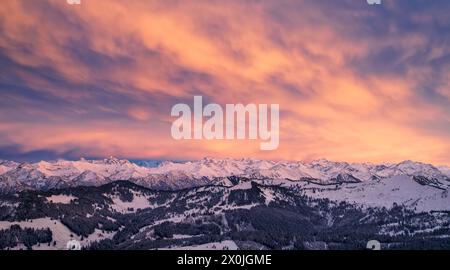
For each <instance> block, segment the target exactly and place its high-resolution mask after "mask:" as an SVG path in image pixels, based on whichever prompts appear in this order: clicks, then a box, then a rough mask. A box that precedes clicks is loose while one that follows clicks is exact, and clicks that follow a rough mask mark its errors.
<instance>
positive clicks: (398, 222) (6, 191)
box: [0, 158, 450, 249]
mask: <svg viewBox="0 0 450 270" xmlns="http://www.w3.org/2000/svg"><path fill="white" fill-rule="evenodd" d="M449 171H450V170H449V168H448V167H445V166H433V165H431V164H425V163H420V162H413V161H404V162H401V163H396V164H394V163H384V164H371V163H346V162H332V161H328V160H324V159H322V160H316V161H312V162H293V161H268V160H256V159H231V158H225V159H218V158H204V159H202V160H198V161H187V162H171V161H163V162H145V161H134V162H131V161H128V160H120V159H116V158H108V159H104V160H85V159H81V160H78V161H67V160H59V161H52V162H48V161H41V162H37V163H17V162H12V161H0V187H1V193H0V249H10V248H12V249H21V248H28V249H64V248H65V245H66V243H67V242H68V241H69V240H74V239H75V240H77V241H79V242H80V243H81V245H82V247H83V248H85V249H364V248H365V244H366V243H367V241H369V240H374V239H375V240H377V241H380V242H381V244H382V247H383V248H389V249H450V245H449V244H448V238H450V222H449V220H450V197H449V196H448V191H449V189H450V177H449Z"/></svg>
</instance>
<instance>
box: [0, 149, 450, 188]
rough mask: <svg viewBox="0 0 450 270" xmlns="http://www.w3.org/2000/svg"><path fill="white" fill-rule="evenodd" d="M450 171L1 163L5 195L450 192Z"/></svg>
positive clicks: (406, 166) (317, 164) (414, 165)
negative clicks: (398, 188) (364, 189)
mask: <svg viewBox="0 0 450 270" xmlns="http://www.w3.org/2000/svg"><path fill="white" fill-rule="evenodd" d="M449 171H450V169H449V168H448V167H442V166H441V167H435V166H433V165H431V164H425V163H420V162H413V161H404V162H401V163H398V164H388V163H386V164H371V163H347V162H333V161H328V160H325V159H321V160H315V161H312V162H297V161H270V160H257V159H252V158H242V159H232V158H223V159H219V158H210V157H207V158H204V159H201V160H198V161H188V162H171V161H164V162H161V163H160V164H159V166H157V167H147V166H139V165H138V164H136V163H132V162H130V161H128V160H121V159H117V158H113V157H111V158H108V159H103V160H85V159H80V160H78V161H67V160H57V161H51V162H49V161H40V162H37V163H15V162H9V161H0V190H2V191H11V190H22V189H50V188H58V187H67V186H77V185H88V186H90V185H93V186H98V185H102V184H105V183H109V182H112V181H116V180H130V181H132V182H135V183H137V184H139V185H143V186H146V187H151V188H158V189H181V188H188V187H193V186H201V185H211V184H217V185H224V186H232V185H233V183H232V182H230V180H229V179H228V178H229V177H232V176H237V177H243V178H248V179H253V180H259V181H263V180H267V179H272V180H283V179H286V180H290V181H308V182H312V183H316V184H321V185H329V184H342V183H347V184H350V183H359V182H363V183H366V182H369V183H371V182H377V181H380V180H382V179H390V178H392V177H395V176H400V175H404V176H408V177H409V179H410V180H411V181H415V182H416V183H417V184H419V185H423V186H431V187H434V188H438V189H441V190H446V189H448V188H449V186H450V177H449V176H448V175H449Z"/></svg>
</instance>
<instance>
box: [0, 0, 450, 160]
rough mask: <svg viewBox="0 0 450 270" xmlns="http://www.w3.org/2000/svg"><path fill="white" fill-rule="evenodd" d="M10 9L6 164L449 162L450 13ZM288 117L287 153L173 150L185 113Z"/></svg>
mask: <svg viewBox="0 0 450 270" xmlns="http://www.w3.org/2000/svg"><path fill="white" fill-rule="evenodd" d="M81 2H82V3H81V5H68V4H67V3H66V1H64V0H48V1H47V0H3V1H2V4H1V5H0V33H1V34H0V158H1V159H11V160H40V159H58V158H65V159H77V158H80V157H93V158H102V157H107V156H117V157H121V158H129V159H176V160H191V159H200V158H202V157H205V156H213V157H233V158H242V157H252V158H261V159H275V160H306V161H308V160H313V159H318V158H327V159H330V160H337V161H348V162H400V161H402V160H415V161H422V162H428V163H433V164H442V165H450V31H449V29H450V15H449V14H450V1H447V0H423V1H419V0H382V4H381V5H373V6H371V5H368V4H367V3H366V1H365V0H342V1H335V0H321V1H317V0H304V1H301V0H279V1H278V0H259V1H256V0H246V1H242V0H227V1H218V0H208V1H206V0H195V1H194V0H179V1H172V0H164V1H152V0H150V1H149V0H147V1H144V0H128V1H120V0H117V1H115V0H108V1H106V0H82V1H81ZM194 95H201V96H203V99H204V102H205V103H217V104H220V105H224V104H227V103H233V104H236V103H242V104H248V103H255V104H279V106H280V144H279V147H278V149H276V150H274V151H261V150H260V147H259V146H260V141H258V140H256V141H255V140H174V139H173V138H172V136H171V133H170V130H171V125H172V122H173V121H174V120H175V119H176V118H174V117H172V116H171V115H170V111H171V108H172V106H173V105H175V104H177V103H186V104H191V105H192V104H193V97H194Z"/></svg>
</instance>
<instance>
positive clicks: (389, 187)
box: [301, 175, 450, 212]
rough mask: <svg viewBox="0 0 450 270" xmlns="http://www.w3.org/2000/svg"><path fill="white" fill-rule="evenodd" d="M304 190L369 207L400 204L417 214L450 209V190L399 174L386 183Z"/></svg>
mask: <svg viewBox="0 0 450 270" xmlns="http://www.w3.org/2000/svg"><path fill="white" fill-rule="evenodd" d="M301 189H302V190H303V191H304V192H305V194H308V195H310V196H312V197H316V198H328V199H330V200H335V201H346V202H349V203H356V204H360V205H363V206H367V207H386V208H390V207H392V206H393V205H394V204H397V205H403V206H405V207H408V208H410V209H415V210H416V211H418V212H422V211H433V210H434V211H449V210H450V197H449V196H448V190H442V189H438V188H435V187H432V186H428V185H421V184H420V183H417V182H416V181H411V178H410V177H409V176H407V175H397V176H393V177H390V178H387V179H384V180H383V181H373V182H364V183H358V184H348V185H344V186H340V187H338V188H336V187H332V186H320V185H316V184H313V183H305V184H303V185H301Z"/></svg>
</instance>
